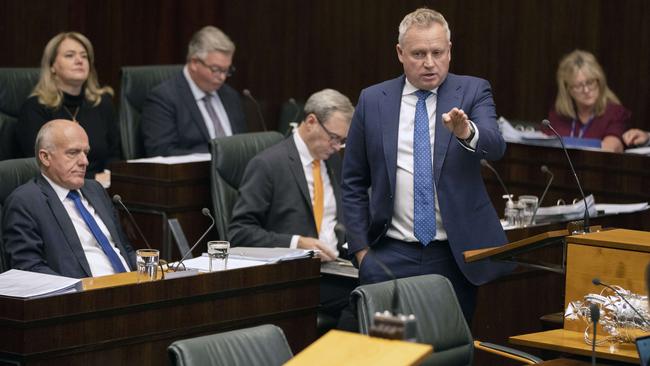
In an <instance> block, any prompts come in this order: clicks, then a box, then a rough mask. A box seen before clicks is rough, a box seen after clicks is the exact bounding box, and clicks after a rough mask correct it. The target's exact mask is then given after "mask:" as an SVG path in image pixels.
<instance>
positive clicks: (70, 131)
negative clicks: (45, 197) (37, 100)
mask: <svg viewBox="0 0 650 366" xmlns="http://www.w3.org/2000/svg"><path fill="white" fill-rule="evenodd" d="M35 150H36V159H37V161H38V165H39V166H40V168H41V172H43V174H45V176H47V177H48V178H50V179H51V180H52V181H54V182H55V183H56V184H58V185H60V186H62V187H64V188H67V189H79V188H81V187H82V186H83V184H84V176H85V175H86V168H87V167H88V158H87V155H88V151H89V150H90V146H89V144H88V135H86V131H85V130H84V129H83V128H82V127H81V126H79V124H78V123H76V122H72V121H67V120H62V119H58V120H53V121H50V122H48V123H46V124H45V125H43V127H41V129H40V131H38V135H37V136H36V143H35Z"/></svg>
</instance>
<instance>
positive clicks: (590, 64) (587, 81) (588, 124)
mask: <svg viewBox="0 0 650 366" xmlns="http://www.w3.org/2000/svg"><path fill="white" fill-rule="evenodd" d="M557 87H558V92H557V97H556V99H555V108H554V109H552V110H551V111H550V112H549V116H548V119H549V121H550V122H551V124H552V125H553V127H554V128H555V129H556V130H557V132H558V133H559V134H560V135H562V136H569V137H573V138H593V139H599V140H601V147H602V149H603V150H606V151H613V152H622V151H623V137H622V136H623V132H625V130H627V125H628V124H629V121H630V116H631V113H630V111H628V110H627V109H626V108H625V107H623V106H622V105H621V102H620V101H619V99H618V97H616V95H615V94H614V93H613V92H612V91H611V90H610V89H609V87H608V86H607V78H606V77H605V73H604V72H603V69H602V67H601V66H600V64H599V63H598V61H597V60H596V57H594V55H592V54H591V53H589V52H586V51H582V50H575V51H573V52H571V53H569V54H568V55H566V56H564V58H563V59H562V60H561V61H560V65H559V66H558V70H557ZM549 132H550V131H549Z"/></svg>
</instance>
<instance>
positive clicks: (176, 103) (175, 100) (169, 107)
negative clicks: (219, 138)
mask: <svg viewBox="0 0 650 366" xmlns="http://www.w3.org/2000/svg"><path fill="white" fill-rule="evenodd" d="M217 94H218V95H219V98H220V99H221V102H222V103H223V106H224V108H225V110H226V113H227V114H228V119H229V120H230V127H231V129H232V133H233V134H238V133H244V132H246V130H247V127H246V117H245V115H244V109H243V107H242V103H241V98H240V96H239V93H238V92H237V91H236V90H235V89H233V88H231V87H230V86H228V85H226V84H224V85H222V86H221V87H220V88H219V90H218V91H217ZM140 128H141V129H142V136H143V138H144V148H145V152H146V154H147V156H159V155H162V156H174V155H186V154H192V153H207V152H208V151H209V150H208V143H209V142H210V133H209V132H208V128H207V127H206V125H205V122H204V120H203V115H202V114H201V111H200V110H199V107H198V105H197V104H196V100H195V99H194V95H193V94H192V90H191V89H190V84H189V83H188V82H187V79H185V76H184V75H183V72H182V71H180V72H179V73H178V74H177V75H176V76H174V77H172V78H170V79H168V80H166V81H164V82H162V83H161V84H160V85H158V86H156V87H155V88H153V89H152V90H151V92H150V93H149V95H148V96H147V99H146V100H145V102H144V105H143V107H142V123H141V125H140Z"/></svg>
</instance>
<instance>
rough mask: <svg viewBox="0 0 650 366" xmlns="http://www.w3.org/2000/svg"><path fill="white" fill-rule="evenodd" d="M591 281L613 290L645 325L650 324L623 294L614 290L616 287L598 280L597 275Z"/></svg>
mask: <svg viewBox="0 0 650 366" xmlns="http://www.w3.org/2000/svg"><path fill="white" fill-rule="evenodd" d="M591 283H593V284H594V285H596V286H603V287H607V288H608V289H610V290H612V291H614V293H615V294H616V295H618V296H619V297H620V298H621V299H623V301H625V303H626V304H627V305H628V306H629V307H630V308H631V309H632V310H634V312H635V313H636V315H638V316H639V318H640V319H641V320H642V321H643V322H644V323H646V324H647V325H649V326H650V322H648V320H647V319H646V318H644V317H643V315H641V313H640V312H639V310H637V309H636V308H635V307H634V306H632V304H630V302H629V301H627V299H626V298H625V296H623V294H621V293H620V292H618V290H616V288H614V286H611V285H608V284H606V283H605V282H602V281H601V280H600V278H598V277H596V278H594V279H593V280H591Z"/></svg>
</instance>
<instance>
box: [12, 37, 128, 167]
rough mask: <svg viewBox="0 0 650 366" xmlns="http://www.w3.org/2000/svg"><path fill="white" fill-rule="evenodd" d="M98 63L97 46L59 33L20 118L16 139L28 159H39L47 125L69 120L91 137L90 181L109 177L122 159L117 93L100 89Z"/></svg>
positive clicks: (47, 52)
mask: <svg viewBox="0 0 650 366" xmlns="http://www.w3.org/2000/svg"><path fill="white" fill-rule="evenodd" d="M94 61H95V54H94V51H93V46H92V44H91V43H90V41H89V40H88V38H86V37H85V36H84V35H82V34H80V33H77V32H65V33H59V34H57V35H56V36H55V37H54V38H52V39H51V40H50V41H49V42H48V43H47V45H46V46H45V50H44V51H43V57H42V59H41V74H40V78H39V81H38V83H37V84H36V87H35V88H34V91H33V92H32V94H31V96H30V97H29V98H28V99H27V100H26V101H25V103H23V106H22V108H21V110H20V115H19V117H18V126H17V128H16V135H17V136H16V138H17V140H18V144H19V146H20V150H21V152H22V154H23V155H24V156H25V157H29V156H34V154H35V151H34V142H35V141H36V135H37V134H38V131H39V130H40V128H41V126H43V125H44V124H45V123H47V122H48V121H51V120H53V119H67V120H71V121H75V122H78V123H79V125H80V126H81V127H83V128H84V129H85V130H86V133H87V134H88V140H89V143H90V147H91V149H90V153H89V154H88V162H89V165H88V167H87V169H86V177H87V178H95V175H96V174H97V173H100V174H102V175H103V173H102V172H103V171H104V169H105V168H106V165H107V163H108V162H109V161H111V160H117V159H119V158H120V145H119V142H120V141H119V129H118V125H117V123H116V120H115V109H114V107H113V102H112V99H111V98H112V96H113V89H111V88H110V87H108V86H105V87H100V86H99V82H98V81H97V73H96V71H95V64H94ZM98 178H101V176H100V177H98ZM100 180H101V179H100Z"/></svg>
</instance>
